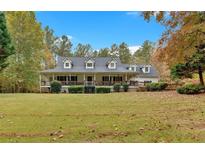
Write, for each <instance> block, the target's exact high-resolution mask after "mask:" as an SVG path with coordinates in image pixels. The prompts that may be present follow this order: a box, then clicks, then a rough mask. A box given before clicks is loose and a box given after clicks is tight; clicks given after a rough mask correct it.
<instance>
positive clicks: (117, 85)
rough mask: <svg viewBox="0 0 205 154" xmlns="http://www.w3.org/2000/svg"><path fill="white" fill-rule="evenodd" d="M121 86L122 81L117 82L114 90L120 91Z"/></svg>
mask: <svg viewBox="0 0 205 154" xmlns="http://www.w3.org/2000/svg"><path fill="white" fill-rule="evenodd" d="M120 87H121V84H120V83H116V84H114V86H113V90H114V91H115V92H120Z"/></svg>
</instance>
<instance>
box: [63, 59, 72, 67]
mask: <svg viewBox="0 0 205 154" xmlns="http://www.w3.org/2000/svg"><path fill="white" fill-rule="evenodd" d="M67 63H68V64H69V66H66V64H67ZM64 68H66V69H70V68H71V61H69V60H66V61H64Z"/></svg>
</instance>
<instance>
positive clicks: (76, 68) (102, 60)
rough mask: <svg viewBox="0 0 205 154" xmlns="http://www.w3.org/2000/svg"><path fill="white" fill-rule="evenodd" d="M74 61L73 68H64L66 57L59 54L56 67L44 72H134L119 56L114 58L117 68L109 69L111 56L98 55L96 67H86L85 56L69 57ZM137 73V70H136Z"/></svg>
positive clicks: (95, 61)
mask: <svg viewBox="0 0 205 154" xmlns="http://www.w3.org/2000/svg"><path fill="white" fill-rule="evenodd" d="M69 59H70V60H71V62H72V68H71V69H67V68H64V64H63V62H64V60H65V58H64V57H60V56H58V59H57V66H56V67H55V68H54V69H48V70H44V71H42V73H49V72H50V73H54V72H59V73H60V72H76V73H77V72H93V73H94V72H96V73H97V72H102V73H103V72H116V73H134V72H133V71H131V70H129V69H127V68H128V67H129V65H124V64H122V63H121V61H120V59H119V58H115V59H114V60H115V61H116V62H117V67H116V69H109V68H108V67H107V63H108V62H110V61H112V58H111V57H97V58H95V59H92V60H94V69H86V68H85V63H86V61H87V60H88V59H87V58H84V57H69ZM135 73H136V72H135Z"/></svg>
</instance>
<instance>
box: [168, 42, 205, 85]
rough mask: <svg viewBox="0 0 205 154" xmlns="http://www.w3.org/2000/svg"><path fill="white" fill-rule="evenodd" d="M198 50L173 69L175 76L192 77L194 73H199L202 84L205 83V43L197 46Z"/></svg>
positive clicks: (173, 75)
mask: <svg viewBox="0 0 205 154" xmlns="http://www.w3.org/2000/svg"><path fill="white" fill-rule="evenodd" d="M196 49H197V50H196V52H195V53H194V54H193V55H192V56H191V57H188V58H186V62H185V63H184V64H177V65H175V66H174V67H172V69H171V75H172V77H173V78H183V77H189V78H191V77H192V74H194V73H198V75H199V80H200V84H201V85H204V79H203V72H204V69H205V44H204V45H200V46H197V47H196Z"/></svg>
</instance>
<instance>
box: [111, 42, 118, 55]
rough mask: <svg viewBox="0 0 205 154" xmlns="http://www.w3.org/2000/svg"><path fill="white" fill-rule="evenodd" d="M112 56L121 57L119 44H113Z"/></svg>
mask: <svg viewBox="0 0 205 154" xmlns="http://www.w3.org/2000/svg"><path fill="white" fill-rule="evenodd" d="M110 56H112V57H114V58H115V57H119V47H118V45H117V44H115V43H114V44H113V45H112V46H111V49H110Z"/></svg>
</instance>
